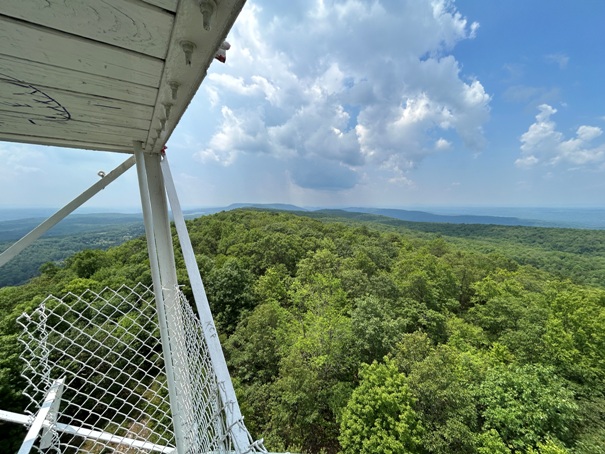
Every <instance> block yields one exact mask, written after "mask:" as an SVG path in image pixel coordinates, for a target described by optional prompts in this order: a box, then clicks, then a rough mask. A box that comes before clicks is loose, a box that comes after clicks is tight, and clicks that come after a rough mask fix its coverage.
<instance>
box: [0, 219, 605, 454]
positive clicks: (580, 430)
mask: <svg viewBox="0 0 605 454" xmlns="http://www.w3.org/2000/svg"><path fill="white" fill-rule="evenodd" d="M312 216H315V217H321V216H323V219H322V220H319V219H312V217H309V216H307V215H305V216H302V215H296V214H289V213H282V212H268V211H259V210H236V211H231V212H223V213H218V214H215V215H212V216H207V217H202V218H198V219H195V220H193V221H188V227H189V230H190V236H191V240H192V243H193V247H194V250H195V252H196V258H197V261H198V264H199V267H200V270H201V273H202V277H203V279H204V282H205V286H206V290H207V293H208V298H209V301H210V303H211V306H212V309H213V313H214V315H215V320H216V323H217V327H218V330H219V332H220V333H221V338H222V343H223V347H224V350H225V353H226V356H227V360H228V363H229V367H230V370H231V373H232V376H233V379H234V384H235V387H236V391H237V393H238V396H239V402H240V406H241V407H242V412H243V413H244V415H245V416H246V424H247V426H248V429H249V430H250V431H251V433H252V434H253V436H255V437H259V436H262V437H264V438H265V445H266V446H267V447H268V448H269V450H272V451H285V450H290V451H291V452H304V453H320V452H325V453H339V452H342V453H347V454H348V453H368V454H369V453H385V454H386V453H444V454H445V453H480V454H491V453H542V454H556V453H567V452H569V453H581V454H592V453H599V452H605V396H604V393H605V288H604V287H603V284H604V282H605V281H602V280H601V281H600V280H599V277H598V276H599V274H598V273H599V272H602V271H603V270H602V269H601V270H598V269H595V270H590V269H589V270H588V272H589V274H590V273H593V274H591V277H590V278H586V279H582V275H583V269H582V267H584V266H586V263H588V262H587V261H585V259H588V260H590V259H594V260H595V261H597V262H598V261H599V260H601V259H602V258H603V255H602V252H603V251H602V249H603V246H602V245H603V244H604V243H603V242H602V240H603V238H602V235H603V234H602V233H601V234H599V233H594V234H593V233H588V234H586V236H585V237H584V238H585V240H586V239H590V240H589V241H587V243H586V244H581V238H582V234H581V233H577V234H574V232H576V231H574V230H569V229H539V230H532V229H534V228H526V227H524V228H520V229H521V230H514V229H515V228H511V227H502V228H501V229H502V230H501V231H500V230H496V229H495V228H491V227H493V226H482V228H485V230H484V234H483V235H481V236H480V235H471V234H466V233H464V229H465V228H466V229H467V230H469V229H470V230H472V228H471V227H465V226H458V227H456V228H459V229H461V230H460V232H458V234H457V235H454V234H451V232H453V231H452V230H449V233H448V232H445V231H440V230H439V229H440V227H435V224H427V228H426V229H422V228H421V227H422V226H412V227H410V226H409V225H408V226H406V225H404V224H402V223H401V221H397V222H398V223H397V222H395V223H390V221H389V222H386V221H385V222H382V221H381V220H377V219H369V218H365V220H360V219H357V220H355V219H346V220H344V222H342V221H343V220H342V219H340V222H329V221H330V219H332V220H336V219H333V218H335V217H337V216H336V214H334V213H331V214H324V215H321V214H317V215H312ZM362 221H363V222H362ZM368 221H371V222H370V223H368ZM389 223H390V224H389ZM429 226H433V227H429ZM413 228H417V229H419V230H421V231H419V230H412V229H413ZM511 229H512V230H511ZM470 230H469V231H470ZM475 231H476V230H475ZM536 235H537V236H536ZM540 235H543V236H544V240H543V241H542V240H540V241H538V238H539V236H540ZM566 235H567V236H568V237H569V242H567V241H566V240H565V236H566ZM592 235H595V236H592ZM599 235H601V236H599ZM540 244H541V245H540ZM555 244H560V245H561V247H560V249H562V250H560V251H559V250H557V248H558V247H559V246H555ZM507 246H508V247H507ZM177 249H178V248H177ZM523 249H524V250H525V254H526V256H525V259H526V260H524V256H522V255H521V253H522V251H523ZM551 253H552V254H567V255H565V256H563V257H564V260H563V259H562V261H563V262H567V263H565V266H561V267H559V268H557V269H552V267H553V261H552V260H551V259H550V257H551V256H550V255H549V254H551ZM541 254H542V255H541ZM540 257H542V258H540ZM532 260H533V262H532ZM177 262H178V267H179V278H180V281H181V283H184V284H185V293H186V294H187V295H189V296H190V290H189V288H188V286H187V279H186V273H185V271H184V264H183V260H182V258H181V257H180V255H179V254H178V253H177ZM569 262H571V263H569ZM530 263H531V264H530ZM138 281H142V282H144V283H145V284H150V283H151V276H150V272H149V269H148V264H147V252H146V246H145V241H144V239H142V238H140V239H135V240H131V241H128V242H126V243H124V244H122V245H120V246H117V247H113V248H111V249H108V250H106V251H103V250H85V251H82V252H78V253H76V254H75V255H73V256H71V257H70V258H68V259H66V260H65V261H64V263H63V264H61V265H56V264H47V265H44V267H43V268H42V274H41V276H39V277H36V278H34V279H32V280H31V281H30V282H29V283H27V284H26V285H23V286H20V287H4V288H1V289H0V311H1V314H2V315H0V317H1V319H0V333H1V335H2V339H1V341H0V408H2V409H6V410H13V411H21V410H22V408H21V407H22V405H23V400H22V397H21V396H20V394H19V391H20V390H21V389H23V387H24V383H23V380H22V379H21V378H20V377H19V371H20V367H21V365H20V361H19V355H20V347H19V344H18V343H17V341H16V333H17V327H16V323H15V318H16V316H18V315H19V314H21V313H22V312H23V311H28V310H31V308H32V307H34V306H35V305H37V304H39V303H40V301H41V300H42V299H43V298H44V297H45V296H46V295H47V294H49V293H52V294H55V295H61V294H63V293H66V292H68V291H72V292H74V293H79V292H81V291H83V290H84V289H86V288H92V289H99V290H100V289H101V288H102V287H105V286H107V285H109V286H113V287H117V286H119V285H121V284H124V283H126V284H134V283H136V282H138ZM9 427H10V428H11V430H15V431H17V429H12V426H8V425H5V424H3V425H1V426H0V431H2V433H3V434H7V436H6V437H4V438H3V441H0V451H2V452H13V451H14V449H12V448H14V447H15V446H16V445H15V440H16V438H10V436H9V435H8V431H9ZM2 444H4V446H3V445H2Z"/></svg>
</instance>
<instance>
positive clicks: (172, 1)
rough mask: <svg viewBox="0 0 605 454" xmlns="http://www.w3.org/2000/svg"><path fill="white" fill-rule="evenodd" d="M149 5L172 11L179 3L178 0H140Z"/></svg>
mask: <svg viewBox="0 0 605 454" xmlns="http://www.w3.org/2000/svg"><path fill="white" fill-rule="evenodd" d="M141 1H143V2H145V3H148V4H150V5H154V6H157V7H159V8H162V9H165V10H168V11H172V12H173V13H174V12H175V11H176V7H177V5H178V3H179V0H141Z"/></svg>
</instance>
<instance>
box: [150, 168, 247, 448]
mask: <svg viewBox="0 0 605 454" xmlns="http://www.w3.org/2000/svg"><path fill="white" fill-rule="evenodd" d="M161 165H162V173H163V175H164V183H165V185H166V189H167V192H168V199H169V200H170V208H171V209H172V216H173V218H174V224H175V226H176V230H177V233H178V237H179V242H180V244H181V250H182V252H183V258H184V260H185V266H186V268H187V274H188V275H189V281H190V283H191V289H192V291H193V295H194V298H195V304H196V307H197V311H198V315H199V317H200V320H201V322H202V327H203V330H204V337H205V339H206V344H207V345H208V352H209V354H210V358H211V360H212V364H213V366H214V370H215V373H216V378H217V381H218V383H220V384H222V386H219V391H220V395H221V399H222V401H223V405H224V407H225V411H226V413H227V415H226V418H227V421H226V425H227V427H229V428H231V434H232V436H233V439H234V441H235V443H236V446H237V448H238V449H239V450H241V452H244V449H247V448H249V447H250V442H251V439H250V437H249V434H248V431H247V430H246V429H245V427H244V425H243V417H242V413H241V411H240V408H239V404H238V402H237V397H236V395H235V389H234V388H233V383H232V381H231V376H230V375H229V369H228V368H227V362H226V361H225V356H224V354H223V349H222V348H221V344H220V341H219V338H218V333H217V331H216V327H215V326H214V320H213V318H212V312H211V311H210V305H209V304H208V297H207V296H206V291H205V289H204V283H203V281H202V278H201V276H200V271H199V268H198V266H197V261H196V260H195V253H194V251H193V247H192V245H191V239H190V238H189V233H188V232H187V226H186V224H185V218H184V217H183V212H182V210H181V204H180V202H179V199H178V196H177V193H176V188H175V186H174V180H173V179H172V173H171V172H170V166H169V165H168V159H167V158H166V157H164V159H163V160H162V163H161Z"/></svg>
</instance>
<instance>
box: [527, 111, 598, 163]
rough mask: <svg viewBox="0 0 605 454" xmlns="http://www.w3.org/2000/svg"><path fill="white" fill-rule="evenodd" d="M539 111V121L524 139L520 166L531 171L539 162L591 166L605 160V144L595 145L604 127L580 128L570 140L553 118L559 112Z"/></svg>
mask: <svg viewBox="0 0 605 454" xmlns="http://www.w3.org/2000/svg"><path fill="white" fill-rule="evenodd" d="M539 110H540V112H539V113H538V115H536V121H535V122H534V123H533V124H532V125H531V126H530V127H529V129H528V130H527V132H525V133H524V134H523V135H522V136H521V158H519V159H517V160H516V161H515V164H516V165H517V166H518V167H522V168H528V167H532V166H535V165H537V164H539V163H546V164H550V165H556V164H571V165H572V166H588V165H592V164H596V163H602V162H604V161H605V144H604V143H602V144H598V145H594V144H593V143H592V142H593V141H594V140H595V139H596V138H598V137H599V136H601V135H602V133H603V131H602V130H601V128H599V127H596V126H586V125H582V126H580V127H579V128H577V130H576V135H575V137H573V138H571V139H566V138H565V136H564V134H563V133H562V132H560V131H558V130H557V125H556V124H555V122H554V121H553V120H552V119H551V117H552V116H553V115H554V114H555V113H557V109H555V108H553V107H552V106H549V105H548V104H542V105H541V106H539Z"/></svg>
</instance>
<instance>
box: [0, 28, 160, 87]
mask: <svg viewBox="0 0 605 454" xmlns="http://www.w3.org/2000/svg"><path fill="white" fill-rule="evenodd" d="M0 55H5V56H11V57H15V58H22V57H24V56H26V57H27V59H28V60H31V61H35V62H39V63H43V64H49V65H53V66H59V67H62V68H65V69H69V70H76V71H80V72H85V73H90V74H96V75H99V76H103V77H109V78H112V79H117V80H124V81H128V82H136V83H139V84H142V85H146V86H149V87H156V88H157V87H158V86H159V82H160V78H161V76H162V70H163V67H164V65H163V61H162V60H160V59H156V58H153V57H149V56H147V55H142V54H138V53H136V52H131V51H127V50H124V49H120V48H117V47H113V46H108V45H107V44H103V43H98V42H95V41H90V40H87V39H84V38H79V37H76V36H72V35H66V34H64V33H61V32H57V31H54V30H49V29H45V28H41V27H39V26H37V25H31V24H27V23H25V22H22V21H18V20H15V19H10V18H7V17H4V16H0ZM48 85H49V86H52V85H53V83H49V84H48Z"/></svg>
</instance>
